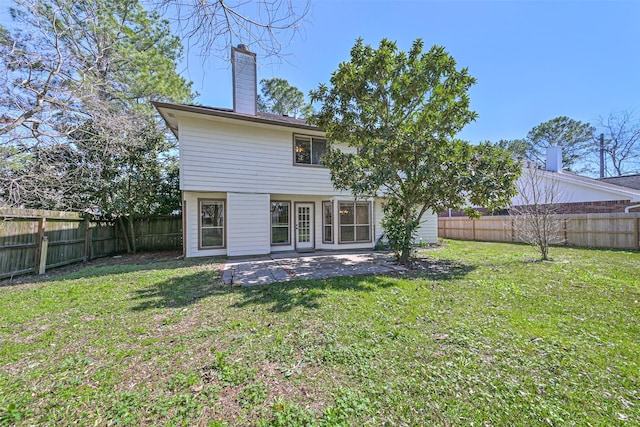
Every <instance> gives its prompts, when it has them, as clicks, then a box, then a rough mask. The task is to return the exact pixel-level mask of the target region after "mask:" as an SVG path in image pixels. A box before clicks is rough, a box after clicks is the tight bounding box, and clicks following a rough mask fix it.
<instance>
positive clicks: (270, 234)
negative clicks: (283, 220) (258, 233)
mask: <svg viewBox="0 0 640 427" xmlns="http://www.w3.org/2000/svg"><path fill="white" fill-rule="evenodd" d="M274 203H283V204H287V205H288V206H289V209H288V211H289V212H288V215H287V222H288V223H287V232H288V238H289V239H288V241H287V242H285V243H274V242H273V227H274V225H273V217H272V216H271V215H272V212H273V204H274ZM269 217H270V221H269V243H270V244H271V246H288V245H291V237H292V235H291V201H289V200H271V201H270V202H269ZM279 227H282V226H279Z"/></svg>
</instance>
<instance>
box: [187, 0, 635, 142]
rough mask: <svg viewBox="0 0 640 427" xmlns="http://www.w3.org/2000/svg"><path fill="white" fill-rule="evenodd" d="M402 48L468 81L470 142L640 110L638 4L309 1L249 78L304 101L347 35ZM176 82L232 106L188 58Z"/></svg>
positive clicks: (224, 85) (226, 93) (346, 46)
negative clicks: (293, 91)
mask: <svg viewBox="0 0 640 427" xmlns="http://www.w3.org/2000/svg"><path fill="white" fill-rule="evenodd" d="M358 37H362V38H363V39H364V41H365V43H368V44H372V45H374V46H377V45H378V43H379V41H380V40H381V39H382V38H388V39H390V40H395V41H397V43H398V45H399V48H400V49H402V50H407V49H409V48H410V46H411V43H412V42H413V40H415V39H416V38H422V39H423V41H424V43H425V48H428V47H430V46H432V45H434V44H437V45H442V46H444V47H445V48H446V50H447V51H448V52H449V53H450V54H451V55H452V56H453V57H454V58H455V59H456V61H457V63H458V66H459V67H467V68H468V69H469V72H470V74H471V75H472V76H474V77H475V78H476V79H477V83H476V85H475V86H474V87H473V88H472V89H471V91H470V97H471V107H472V109H474V110H475V111H476V112H477V113H478V114H479V117H478V119H477V121H476V122H474V123H472V124H470V125H468V126H467V127H466V128H465V129H464V130H463V132H462V134H461V135H460V136H461V137H462V138H464V139H467V140H469V141H471V142H474V143H475V142H479V141H482V140H491V141H497V140H499V139H516V138H522V137H524V136H526V134H527V132H528V131H529V130H530V129H531V128H532V127H534V126H536V125H538V124H540V123H542V122H544V121H547V120H550V119H552V118H554V117H558V116H568V117H571V118H573V119H576V120H580V121H587V122H592V123H594V122H595V121H596V120H597V119H598V116H607V115H608V114H609V113H611V112H615V111H620V110H634V109H640V1H627V2H616V1H606V2H595V1H565V2H552V1H534V2H524V1H493V2H486V1H448V2H444V1H348V0H347V1H345V0H343V1H334V0H316V1H312V3H311V12H310V14H309V16H308V22H307V23H306V25H305V26H304V28H303V30H302V34H301V37H298V38H296V39H295V40H294V41H293V42H292V43H291V44H290V45H289V46H288V47H287V48H286V52H287V53H288V54H289V55H288V56H287V57H286V58H285V61H284V62H281V63H278V62H277V61H274V60H273V58H272V59H268V58H260V57H258V79H261V78H271V77H281V78H284V79H286V80H288V81H289V83H291V84H292V85H294V86H297V87H298V88H299V89H300V90H302V91H303V92H304V93H305V94H307V93H308V92H309V90H311V89H315V88H316V87H317V86H318V84H319V83H320V82H328V81H329V78H330V76H331V73H332V72H333V71H334V70H335V69H336V68H337V66H338V64H339V63H340V62H341V61H345V60H348V59H349V51H350V49H351V47H352V46H353V44H354V42H355V40H356V38H358ZM183 66H184V73H183V74H184V75H185V77H187V78H189V79H191V80H193V82H194V89H195V90H197V91H198V92H199V93H200V94H201V95H200V97H199V98H198V99H197V102H198V103H201V104H204V105H210V106H216V107H231V106H232V98H231V69H230V66H229V64H228V62H227V61H225V60H223V59H221V58H215V57H211V58H210V59H209V60H208V61H206V62H205V63H204V64H203V63H202V60H201V58H199V57H198V56H197V52H196V51H194V50H193V49H192V50H191V51H190V55H189V58H188V61H186V62H185V64H184V65H183Z"/></svg>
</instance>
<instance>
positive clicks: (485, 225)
mask: <svg viewBox="0 0 640 427" xmlns="http://www.w3.org/2000/svg"><path fill="white" fill-rule="evenodd" d="M556 219H560V220H562V221H563V228H564V234H565V240H566V244H567V245H569V246H578V247H594V248H611V249H635V250H640V213H637V212H634V213H604V214H582V215H558V216H557V218H556ZM515 234H516V233H515V230H514V224H513V221H512V220H511V217H509V216H485V217H480V218H478V219H470V218H465V217H440V218H438V236H439V237H443V238H446V239H458V240H483V241H492V242H512V241H516V239H515Z"/></svg>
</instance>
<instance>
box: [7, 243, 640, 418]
mask: <svg viewBox="0 0 640 427" xmlns="http://www.w3.org/2000/svg"><path fill="white" fill-rule="evenodd" d="M551 254H552V256H553V257H554V261H553V262H544V263H540V262H536V261H535V257H536V254H535V252H534V251H533V250H532V249H531V248H529V247H526V246H520V245H508V244H495V243H473V242H456V241H450V242H447V243H446V246H445V247H444V248H443V249H439V250H432V251H428V252H425V253H424V256H425V257H427V258H426V259H425V262H424V263H423V265H426V266H427V267H428V268H427V269H425V270H421V271H419V272H417V273H412V274H411V275H410V276H404V277H403V276H400V277H381V276H375V277H372V276H370V277H355V278H337V279H331V280H322V281H297V282H289V283H286V284H276V285H268V286H262V287H254V288H245V287H237V286H224V285H221V284H220V283H219V280H218V275H219V267H220V265H219V263H218V261H217V260H215V259H206V260H202V259H200V260H186V261H177V260H170V261H164V262H158V263H152V264H147V265H122V266H117V265H116V266H103V267H89V268H84V269H80V270H78V271H74V272H68V273H66V274H63V275H57V276H53V277H50V278H48V279H47V280H46V281H34V282H32V283H21V284H17V285H11V286H4V287H0V343H1V345H2V347H1V350H0V425H13V424H16V425H33V424H39V425H41V424H44V425H68V424H72V423H78V424H82V425H109V424H122V425H213V426H223V425H276V426H285V425H287V426H289V425H326V426H329V425H331V426H333V425H383V424H385V423H386V424H387V425H442V426H447V425H475V426H486V425H492V426H493V425H557V426H567V425H580V426H582V425H639V424H640V356H639V355H640V254H639V253H631V252H621V251H602V250H579V249H555V248H554V249H553V250H552V253H551Z"/></svg>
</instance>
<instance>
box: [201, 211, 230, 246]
mask: <svg viewBox="0 0 640 427" xmlns="http://www.w3.org/2000/svg"><path fill="white" fill-rule="evenodd" d="M224 217H225V214H224V200H200V218H199V224H198V225H199V228H200V242H199V243H200V248H202V249H211V248H224V243H225V240H224V238H225V236H224V222H225V221H224Z"/></svg>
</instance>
